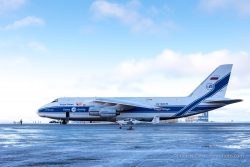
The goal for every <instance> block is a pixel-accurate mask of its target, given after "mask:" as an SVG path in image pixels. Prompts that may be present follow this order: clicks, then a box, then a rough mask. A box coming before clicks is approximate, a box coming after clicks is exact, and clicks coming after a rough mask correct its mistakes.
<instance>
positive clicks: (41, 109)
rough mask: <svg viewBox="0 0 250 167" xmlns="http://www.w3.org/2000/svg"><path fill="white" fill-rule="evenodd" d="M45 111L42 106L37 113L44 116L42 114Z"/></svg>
mask: <svg viewBox="0 0 250 167" xmlns="http://www.w3.org/2000/svg"><path fill="white" fill-rule="evenodd" d="M43 111H44V108H43V107H41V108H39V109H38V110H37V114H38V115H39V116H42V115H43Z"/></svg>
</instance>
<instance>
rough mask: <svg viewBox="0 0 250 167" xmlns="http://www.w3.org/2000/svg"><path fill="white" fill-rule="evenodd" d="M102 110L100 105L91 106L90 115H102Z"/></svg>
mask: <svg viewBox="0 0 250 167" xmlns="http://www.w3.org/2000/svg"><path fill="white" fill-rule="evenodd" d="M100 110H101V108H100V107H90V108H89V115H91V116H100V114H99V112H100Z"/></svg>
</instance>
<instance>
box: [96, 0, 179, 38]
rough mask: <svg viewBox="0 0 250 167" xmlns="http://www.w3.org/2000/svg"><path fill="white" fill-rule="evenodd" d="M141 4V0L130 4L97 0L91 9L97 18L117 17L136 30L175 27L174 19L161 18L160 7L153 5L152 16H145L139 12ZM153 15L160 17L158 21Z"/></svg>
mask: <svg viewBox="0 0 250 167" xmlns="http://www.w3.org/2000/svg"><path fill="white" fill-rule="evenodd" d="M140 6H141V4H140V3H139V1H131V2H129V3H128V4H118V3H111V2H108V1H105V0H96V1H95V2H93V3H92V5H91V11H92V12H93V14H94V16H95V17H96V18H99V19H104V18H110V19H116V20H118V21H119V22H121V23H123V24H125V25H127V26H129V27H130V28H131V30H132V31H134V32H139V31H144V32H150V33H155V32H158V31H160V30H161V29H163V28H164V29H165V31H166V29H167V30H169V29H172V28H174V27H175V24H174V22H173V21H171V20H167V19H166V18H165V19H163V20H160V19H159V18H160V17H159V15H157V13H159V12H158V10H159V9H157V8H156V7H153V12H152V7H151V8H150V9H149V13H151V16H145V15H143V14H142V13H140V12H139V7H140ZM152 13H153V14H152ZM153 16H154V17H158V19H157V20H158V21H157V22H156V21H155V20H154V19H153ZM161 17H162V16H161ZM159 20H160V21H159Z"/></svg>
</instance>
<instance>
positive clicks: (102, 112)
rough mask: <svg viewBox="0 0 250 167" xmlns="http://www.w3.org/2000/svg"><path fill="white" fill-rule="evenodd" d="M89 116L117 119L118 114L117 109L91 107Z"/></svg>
mask: <svg viewBox="0 0 250 167" xmlns="http://www.w3.org/2000/svg"><path fill="white" fill-rule="evenodd" d="M89 115H91V116H100V117H105V118H110V117H115V116H116V115H117V112H116V109H114V108H108V107H104V108H100V107H90V108H89Z"/></svg>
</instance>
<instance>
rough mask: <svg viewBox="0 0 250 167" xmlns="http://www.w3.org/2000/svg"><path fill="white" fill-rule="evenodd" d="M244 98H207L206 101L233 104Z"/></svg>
mask: <svg viewBox="0 0 250 167" xmlns="http://www.w3.org/2000/svg"><path fill="white" fill-rule="evenodd" d="M241 101H242V99H211V100H205V101H204V102H205V103H213V104H222V105H227V104H232V103H238V102H241Z"/></svg>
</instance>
